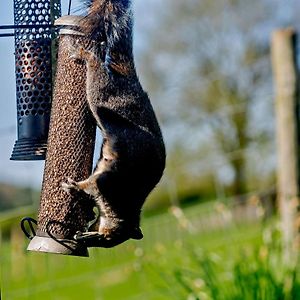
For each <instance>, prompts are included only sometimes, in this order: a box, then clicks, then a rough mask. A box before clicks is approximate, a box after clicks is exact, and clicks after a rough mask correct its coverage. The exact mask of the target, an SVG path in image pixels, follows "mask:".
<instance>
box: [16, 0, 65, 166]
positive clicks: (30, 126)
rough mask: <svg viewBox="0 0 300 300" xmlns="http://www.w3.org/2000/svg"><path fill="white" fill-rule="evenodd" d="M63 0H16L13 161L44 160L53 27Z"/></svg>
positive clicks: (50, 89) (50, 91) (50, 92)
mask: <svg viewBox="0 0 300 300" xmlns="http://www.w3.org/2000/svg"><path fill="white" fill-rule="evenodd" d="M60 14H61V9H60V0H51V1H50V0H43V1H33V0H14V24H15V28H16V29H15V33H14V36H15V70H16V96H17V97H16V98H17V128H18V139H17V141H16V142H15V145H14V148H13V152H12V155H11V158H10V159H11V160H42V159H45V153H46V148H47V137H48V129H49V120H50V109H51V98H52V57H51V55H52V51H51V49H52V48H53V47H52V41H53V38H54V31H53V29H52V24H53V22H54V20H55V19H57V18H58V17H59V16H60Z"/></svg>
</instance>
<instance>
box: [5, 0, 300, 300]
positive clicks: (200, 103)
mask: <svg viewBox="0 0 300 300" xmlns="http://www.w3.org/2000/svg"><path fill="white" fill-rule="evenodd" d="M67 6H68V1H64V0H62V11H63V14H66V13H67ZM133 7H134V12H135V30H134V51H135V60H136V66H137V71H138V74H139V77H140V80H141V83H142V85H143V87H144V89H145V90H146V91H147V92H148V93H149V96H150V98H151V101H152V104H153V106H154V109H155V111H156V113H157V116H158V119H159V121H160V124H161V127H162V131H163V135H164V138H165V143H166V146H167V155H168V157H167V168H166V170H165V174H164V177H163V179H162V181H161V182H160V184H159V185H158V187H157V188H156V189H155V191H154V192H153V193H152V194H151V196H150V197H149V199H148V200H147V202H146V204H145V207H144V212H143V219H142V228H143V231H144V236H145V237H144V240H143V241H140V242H127V243H126V244H125V245H122V246H118V247H117V248H115V249H110V250H107V249H92V250H91V251H90V258H74V257H61V256H55V255H53V254H41V253H29V252H26V247H27V245H28V240H26V239H25V237H24V236H23V234H22V233H21V230H20V228H19V222H20V220H21V218H22V217H23V216H25V215H26V216H27V215H30V216H34V217H36V213H37V209H38V205H39V194H40V188H41V181H42V176H43V166H44V163H43V162H18V161H10V160H9V158H10V155H11V151H12V148H13V144H14V142H15V140H16V100H15V70H14V55H13V53H14V41H13V38H1V39H0V51H1V58H2V59H1V60H0V69H1V70H2V72H1V73H0V82H1V96H0V99H1V106H2V109H1V110H0V226H1V227H0V233H1V234H0V240H1V253H0V261H1V266H0V267H1V292H2V296H3V299H82V297H83V296H85V298H86V299H97V300H98V299H128V300H129V299H145V300H147V299H153V300H157V299H158V300H159V299H189V300H190V299H201V300H202V299H249V300H251V299H298V298H297V295H298V296H299V297H300V294H299V293H300V288H299V286H300V279H299V278H298V273H297V272H296V270H297V269H298V265H297V264H292V265H291V264H287V263H286V261H285V260H284V255H283V253H282V252H283V251H282V246H281V242H280V239H281V234H280V230H279V225H278V224H279V223H278V217H277V210H278V205H277V204H276V153H277V150H276V139H275V117H274V99H275V94H274V82H273V79H272V65H271V50H270V39H271V35H272V32H273V31H275V30H277V29H279V28H287V27H293V28H294V29H295V31H296V32H297V31H298V32H299V30H300V21H299V18H298V14H297V12H298V11H299V10H300V2H299V1H297V0H287V1H281V0H253V1H246V0H220V1H210V0H185V1H180V0H165V1H159V0H148V1H141V0H135V1H134V3H133ZM72 12H73V13H74V14H79V13H81V12H82V3H80V2H79V1H73V6H72ZM0 20H1V21H0V23H1V25H4V24H5V25H6V24H13V3H12V1H9V2H7V1H2V2H1V3H0ZM297 47H298V46H297ZM296 51H297V48H296ZM98 147H99V145H98ZM96 156H97V154H96Z"/></svg>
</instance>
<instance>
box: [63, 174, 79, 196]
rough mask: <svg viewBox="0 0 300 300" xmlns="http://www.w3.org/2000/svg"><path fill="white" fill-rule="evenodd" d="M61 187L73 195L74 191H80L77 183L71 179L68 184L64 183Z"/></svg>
mask: <svg viewBox="0 0 300 300" xmlns="http://www.w3.org/2000/svg"><path fill="white" fill-rule="evenodd" d="M61 187H62V189H63V190H64V191H65V192H67V193H71V191H72V190H77V191H78V190H79V188H78V185H77V182H76V181H75V180H73V179H71V178H68V179H67V182H62V183H61Z"/></svg>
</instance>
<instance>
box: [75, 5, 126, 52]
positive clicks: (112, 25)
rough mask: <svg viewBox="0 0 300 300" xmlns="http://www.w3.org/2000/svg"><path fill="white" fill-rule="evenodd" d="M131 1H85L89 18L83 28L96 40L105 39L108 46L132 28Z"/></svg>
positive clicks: (83, 23) (82, 25)
mask: <svg viewBox="0 0 300 300" xmlns="http://www.w3.org/2000/svg"><path fill="white" fill-rule="evenodd" d="M130 2H131V1H130V0H85V1H84V5H85V6H86V9H87V16H86V17H85V18H84V19H83V21H82V24H81V27H82V30H83V32H84V33H85V34H87V35H88V36H90V37H91V38H92V39H94V40H99V39H105V41H106V42H107V43H108V46H109V47H110V46H113V44H114V43H115V42H116V41H117V40H119V39H120V38H121V37H122V35H123V32H124V30H126V31H127V30H128V29H131V27H132V15H131V14H132V13H131V3H130Z"/></svg>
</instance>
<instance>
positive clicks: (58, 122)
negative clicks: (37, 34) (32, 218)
mask: <svg viewBox="0 0 300 300" xmlns="http://www.w3.org/2000/svg"><path fill="white" fill-rule="evenodd" d="M80 19H81V18H80V17H75V16H65V17H62V18H60V19H58V20H57V21H56V22H55V24H56V25H60V26H63V25H69V26H71V28H70V29H61V31H60V35H59V45H58V59H57V69H56V76H55V86H54V94H53V103H52V108H51V118H50V128H49V138H48V148H47V154H46V162H45V170H44V178H43V185H42V193H41V200H40V209H39V214H38V222H37V231H36V236H35V237H34V238H33V239H32V240H31V242H30V244H29V246H28V248H27V249H28V250H30V251H40V252H48V253H57V254H64V255H76V256H88V251H87V248H86V246H85V245H84V244H80V243H78V242H77V241H76V240H74V235H75V234H76V232H77V231H81V232H83V231H85V230H86V228H87V224H88V221H90V220H92V219H93V218H94V213H93V206H94V203H93V201H91V199H90V198H89V197H88V196H87V195H86V194H85V193H74V194H73V193H71V194H70V193H67V192H65V191H64V190H63V189H62V187H61V184H62V182H66V181H67V178H72V179H74V180H76V181H80V180H83V179H86V178H87V177H88V176H89V175H90V174H91V171H92V166H93V152H94V145H95V135H96V126H95V122H94V119H93V117H92V115H91V112H90V110H89V108H88V103H87V99H86V67H85V64H84V63H82V62H78V61H76V60H75V59H74V58H72V46H73V45H75V44H76V43H80V44H81V45H83V46H84V47H89V44H90V42H91V41H90V40H89V39H87V38H85V37H84V36H82V34H80V33H79V32H77V31H74V30H72V25H76V24H78V20H80Z"/></svg>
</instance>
